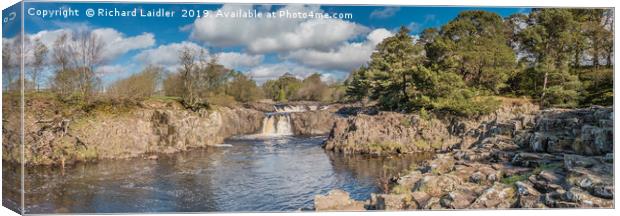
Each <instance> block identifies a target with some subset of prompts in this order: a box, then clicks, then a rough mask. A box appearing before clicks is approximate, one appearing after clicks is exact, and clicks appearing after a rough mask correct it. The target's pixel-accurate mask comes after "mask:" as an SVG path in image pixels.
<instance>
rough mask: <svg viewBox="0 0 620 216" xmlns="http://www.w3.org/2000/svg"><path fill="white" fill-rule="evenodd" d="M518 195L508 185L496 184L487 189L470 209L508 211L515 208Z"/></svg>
mask: <svg viewBox="0 0 620 216" xmlns="http://www.w3.org/2000/svg"><path fill="white" fill-rule="evenodd" d="M516 201H517V195H516V191H515V189H514V187H512V186H510V185H506V184H501V183H495V184H494V185H493V186H492V187H490V188H488V189H486V190H485V191H484V192H483V193H482V195H480V196H479V197H478V198H477V199H476V200H475V201H474V202H473V203H472V204H471V205H470V206H469V208H483V209H488V208H499V209H507V208H512V207H514V206H515V203H516Z"/></svg>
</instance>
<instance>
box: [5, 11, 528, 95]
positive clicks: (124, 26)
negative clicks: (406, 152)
mask: <svg viewBox="0 0 620 216" xmlns="http://www.w3.org/2000/svg"><path fill="white" fill-rule="evenodd" d="M29 8H35V9H37V10H54V9H59V8H62V9H68V8H71V9H78V10H79V11H80V16H74V17H67V18H64V17H54V18H47V17H46V18H42V17H40V16H36V15H29V14H28V13H26V15H25V26H26V28H25V31H26V33H27V34H28V35H30V36H31V37H33V38H36V37H39V38H42V40H44V43H46V44H49V45H50V46H51V44H52V43H53V39H55V37H57V36H58V35H59V33H60V32H63V31H78V30H79V29H89V30H93V31H94V32H97V34H99V35H100V38H102V39H103V40H104V42H106V48H105V50H106V51H105V58H106V61H105V62H104V63H103V64H102V65H100V67H99V70H98V72H99V73H100V74H101V77H102V78H103V80H104V83H110V82H112V81H113V80H116V79H118V78H122V77H126V76H129V75H130V74H132V73H136V72H138V71H139V70H140V69H142V68H143V67H144V66H146V65H148V64H154V65H160V66H162V67H164V68H167V69H168V70H170V71H174V70H175V68H176V67H177V66H178V65H177V63H176V58H175V57H174V54H175V52H178V49H180V47H190V48H195V49H199V48H205V49H206V50H207V51H208V53H209V56H210V57H218V59H219V60H220V61H221V63H222V64H224V65H226V66H228V67H231V68H233V69H236V70H239V71H242V72H244V73H246V74H248V75H250V76H252V77H253V78H254V79H255V80H257V81H258V82H259V83H260V82H263V81H265V80H267V79H271V78H274V77H277V76H279V75H281V74H283V73H284V72H289V73H292V74H294V75H296V76H299V77H300V78H302V77H304V76H307V75H309V74H311V73H313V72H319V73H321V74H323V75H324V78H326V79H332V80H333V79H336V80H338V79H343V78H345V77H346V75H347V74H348V73H349V72H350V71H351V70H353V69H355V68H357V67H359V66H361V65H362V64H363V63H364V62H366V61H367V59H368V58H369V56H370V53H371V52H372V49H374V46H375V45H376V44H377V43H378V42H380V41H381V40H382V39H383V38H385V37H388V36H390V34H391V33H393V32H395V31H396V29H398V27H400V26H407V27H409V28H410V29H411V30H412V32H411V34H412V35H416V34H419V33H420V32H421V31H422V30H424V29H425V28H429V27H438V26H441V25H443V24H445V23H447V22H448V21H450V20H451V19H453V18H454V17H456V16H457V15H458V13H460V12H462V11H465V10H485V11H491V12H495V13H498V14H499V15H501V16H503V17H505V16H509V15H511V14H514V13H527V12H529V11H530V9H529V8H500V7H494V8H473V7H467V8H465V7H411V6H408V7H383V6H340V5H339V6H330V5H321V6H318V5H241V4H227V5H221V4H145V3H130V4H129V3H47V2H27V3H26V4H25V10H26V12H27V11H28V9H29ZM88 8H93V9H113V8H117V9H118V10H132V9H134V8H138V9H145V10H150V9H158V8H163V9H165V10H170V11H175V16H174V17H172V18H152V17H151V18H145V17H99V16H94V17H86V16H85V13H84V11H85V10H86V9H88ZM183 9H188V10H190V9H195V10H211V11H216V10H218V9H221V10H222V11H237V10H240V9H241V10H242V11H245V10H246V9H256V10H258V11H261V12H273V11H283V10H288V11H294V12H296V11H303V12H309V11H312V12H327V13H330V14H331V13H334V12H338V13H350V14H351V15H352V19H286V18H281V19H274V20H267V19H243V18H236V19H233V18H206V17H204V18H198V19H197V18H188V17H181V16H180V15H181V12H182V11H181V10H183ZM5 12H6V11H5ZM8 30H9V29H3V32H4V33H5V35H3V39H5V38H10V37H11V32H10V31H8ZM7 33H8V34H7Z"/></svg>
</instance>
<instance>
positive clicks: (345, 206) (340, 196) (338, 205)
mask: <svg viewBox="0 0 620 216" xmlns="http://www.w3.org/2000/svg"><path fill="white" fill-rule="evenodd" d="M314 209H315V210H316V211H363V210H366V209H365V208H364V203H363V202H360V201H356V200H353V199H351V198H350V197H349V193H347V192H346V191H343V190H339V189H335V190H331V191H329V192H328V193H327V195H316V196H315V197H314Z"/></svg>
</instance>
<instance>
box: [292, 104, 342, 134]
mask: <svg viewBox="0 0 620 216" xmlns="http://www.w3.org/2000/svg"><path fill="white" fill-rule="evenodd" d="M290 115H291V126H292V128H293V133H295V134H296V135H320V134H321V135H322V134H328V133H329V131H330V130H331V129H332V127H333V125H334V122H335V121H336V120H337V119H339V118H341V117H340V116H338V115H337V114H335V113H334V112H333V111H332V110H315V111H306V112H297V113H290Z"/></svg>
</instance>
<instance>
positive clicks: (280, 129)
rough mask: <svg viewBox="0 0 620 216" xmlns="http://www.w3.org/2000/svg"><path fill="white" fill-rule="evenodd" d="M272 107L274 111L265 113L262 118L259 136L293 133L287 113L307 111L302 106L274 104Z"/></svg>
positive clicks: (289, 116)
mask: <svg viewBox="0 0 620 216" xmlns="http://www.w3.org/2000/svg"><path fill="white" fill-rule="evenodd" d="M274 108H275V112H273V113H269V114H267V115H266V116H265V118H264V119H263V128H262V130H261V133H260V135H261V136H286V135H293V129H292V128H291V115H290V114H289V113H292V112H305V111H307V109H306V107H303V106H274Z"/></svg>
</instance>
